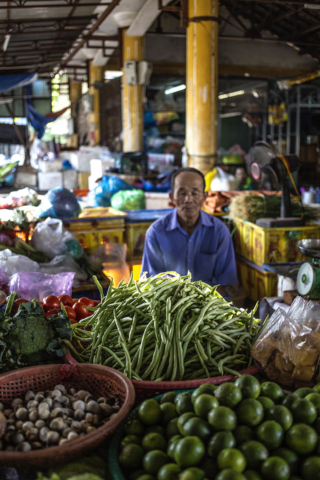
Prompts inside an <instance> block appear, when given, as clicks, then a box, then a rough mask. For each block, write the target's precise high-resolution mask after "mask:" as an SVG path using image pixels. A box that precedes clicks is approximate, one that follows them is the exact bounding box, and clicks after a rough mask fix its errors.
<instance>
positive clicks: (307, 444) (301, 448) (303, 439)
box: [286, 423, 318, 455]
mask: <svg viewBox="0 0 320 480" xmlns="http://www.w3.org/2000/svg"><path fill="white" fill-rule="evenodd" d="M317 441H318V435H317V434H316V431H315V430H314V429H313V428H312V427H310V426H309V425H304V424H303V423H298V424H296V425H293V426H292V427H291V428H290V430H289V431H288V432H287V434H286V444H287V446H288V447H289V448H290V450H293V451H294V452H296V453H297V454H298V455H309V454H310V453H312V452H313V450H314V449H315V448H316V445H317Z"/></svg>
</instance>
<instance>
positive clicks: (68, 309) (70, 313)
mask: <svg viewBox="0 0 320 480" xmlns="http://www.w3.org/2000/svg"><path fill="white" fill-rule="evenodd" d="M64 308H65V309H66V312H67V315H68V317H69V318H70V320H71V323H78V322H77V314H76V312H75V311H74V310H73V308H71V307H68V305H66V306H65V307H64Z"/></svg>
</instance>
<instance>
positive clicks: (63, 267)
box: [39, 255, 88, 287]
mask: <svg viewBox="0 0 320 480" xmlns="http://www.w3.org/2000/svg"><path fill="white" fill-rule="evenodd" d="M39 266H40V272H41V273H48V274H50V275H53V274H57V273H63V272H74V273H75V277H74V282H73V286H74V287H77V286H78V285H79V283H80V282H84V281H85V280H87V279H88V275H87V274H86V273H85V272H84V271H83V270H82V269H81V268H80V267H79V265H78V264H77V263H76V262H75V261H74V260H73V258H72V257H71V256H70V255H58V256H57V257H55V258H53V259H52V260H51V262H49V263H41V264H40V265H39Z"/></svg>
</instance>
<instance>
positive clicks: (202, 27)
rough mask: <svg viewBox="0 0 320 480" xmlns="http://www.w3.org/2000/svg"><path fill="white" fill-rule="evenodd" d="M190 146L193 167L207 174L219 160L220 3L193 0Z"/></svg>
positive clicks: (189, 46) (189, 41)
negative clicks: (217, 158)
mask: <svg viewBox="0 0 320 480" xmlns="http://www.w3.org/2000/svg"><path fill="white" fill-rule="evenodd" d="M188 4H189V7H188V9H189V12H188V17H189V26H188V28H187V82H186V84H187V109H186V111H187V113H186V115H187V119H186V124H187V125H186V130H187V131H186V146H187V151H188V155H189V166H191V167H194V168H197V169H199V170H200V171H201V172H203V173H204V174H206V173H207V172H208V171H210V170H211V168H212V167H213V166H214V164H215V162H216V157H217V125H218V21H217V20H218V7H219V0H189V2H188Z"/></svg>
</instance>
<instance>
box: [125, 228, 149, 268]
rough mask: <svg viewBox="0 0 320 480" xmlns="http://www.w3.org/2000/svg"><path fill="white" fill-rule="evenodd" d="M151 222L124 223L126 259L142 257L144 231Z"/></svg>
mask: <svg viewBox="0 0 320 480" xmlns="http://www.w3.org/2000/svg"><path fill="white" fill-rule="evenodd" d="M151 223H152V222H150V223H147V222H141V223H126V228H125V242H126V244H127V259H129V260H141V259H142V255H143V250H144V244H145V240H146V233H147V230H148V228H149V227H150V225H151Z"/></svg>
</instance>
